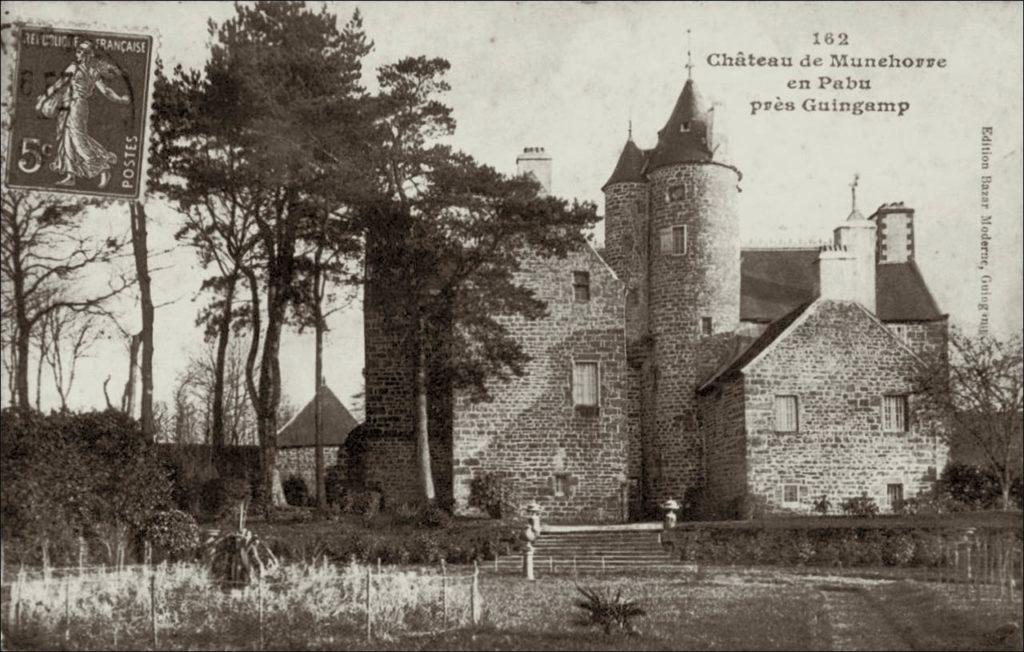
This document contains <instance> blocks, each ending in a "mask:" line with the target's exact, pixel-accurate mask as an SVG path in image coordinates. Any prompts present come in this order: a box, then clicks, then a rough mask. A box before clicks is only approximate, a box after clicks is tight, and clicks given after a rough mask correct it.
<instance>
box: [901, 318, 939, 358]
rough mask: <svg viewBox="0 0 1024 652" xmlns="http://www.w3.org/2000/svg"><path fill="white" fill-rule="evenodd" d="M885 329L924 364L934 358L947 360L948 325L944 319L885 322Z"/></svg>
mask: <svg viewBox="0 0 1024 652" xmlns="http://www.w3.org/2000/svg"><path fill="white" fill-rule="evenodd" d="M885 325H886V327H887V328H888V329H889V330H890V331H892V333H893V334H894V335H896V337H898V338H899V339H900V341H902V342H903V343H904V344H906V345H907V346H908V347H910V349H911V350H912V351H913V352H914V353H916V354H917V355H918V357H920V358H921V359H922V360H924V361H925V362H926V363H931V362H933V361H934V360H935V356H937V355H938V356H942V359H943V360H945V359H948V355H949V354H948V350H947V349H948V346H949V323H948V320H947V319H946V318H943V319H939V320H936V321H913V322H886V324H885Z"/></svg>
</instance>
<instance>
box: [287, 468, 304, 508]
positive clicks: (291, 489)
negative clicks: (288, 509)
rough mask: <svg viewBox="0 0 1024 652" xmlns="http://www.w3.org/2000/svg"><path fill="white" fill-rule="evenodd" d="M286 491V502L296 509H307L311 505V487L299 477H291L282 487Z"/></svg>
mask: <svg viewBox="0 0 1024 652" xmlns="http://www.w3.org/2000/svg"><path fill="white" fill-rule="evenodd" d="M281 488H282V489H283V490H284V499H285V501H286V502H287V503H288V504H289V505H292V506H295V507H305V506H306V505H308V504H309V487H307V486H306V481H305V480H303V479H302V476H299V475H290V476H288V479H287V480H285V481H284V483H283V484H282V485H281Z"/></svg>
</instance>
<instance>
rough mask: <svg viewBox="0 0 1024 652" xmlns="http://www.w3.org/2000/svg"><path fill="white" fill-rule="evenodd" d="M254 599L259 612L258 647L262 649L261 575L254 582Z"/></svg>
mask: <svg viewBox="0 0 1024 652" xmlns="http://www.w3.org/2000/svg"><path fill="white" fill-rule="evenodd" d="M256 592H257V593H256V600H257V603H258V604H257V612H258V614H259V627H260V649H261V650H262V649H263V647H264V646H263V576H262V575H261V576H260V578H259V579H258V580H257V584H256Z"/></svg>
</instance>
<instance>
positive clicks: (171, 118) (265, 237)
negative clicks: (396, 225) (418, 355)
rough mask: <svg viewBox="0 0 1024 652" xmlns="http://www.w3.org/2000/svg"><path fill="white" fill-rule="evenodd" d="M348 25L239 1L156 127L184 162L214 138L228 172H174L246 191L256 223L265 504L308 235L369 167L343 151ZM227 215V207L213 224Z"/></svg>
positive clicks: (348, 130)
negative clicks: (283, 355)
mask: <svg viewBox="0 0 1024 652" xmlns="http://www.w3.org/2000/svg"><path fill="white" fill-rule="evenodd" d="M349 25H350V29H346V30H339V29H338V26H337V20H336V17H335V16H333V15H332V14H330V13H329V12H328V11H327V10H326V9H322V10H320V11H312V10H309V9H306V7H305V6H304V4H303V3H297V2H287V3H284V2H282V3H276V2H258V3H256V4H255V5H254V6H251V7H250V6H243V5H236V14H235V16H233V17H232V18H230V19H229V20H227V21H225V22H224V23H223V24H222V25H220V26H215V25H211V36H212V37H213V41H214V43H213V46H212V50H211V55H210V59H209V61H208V63H207V64H206V66H205V68H204V70H203V72H202V73H201V74H200V73H185V72H184V71H181V72H179V73H177V74H176V76H175V84H173V85H172V86H173V87H172V88H171V89H170V91H171V92H172V93H173V95H174V97H175V99H174V100H173V101H171V102H169V106H171V107H172V110H171V111H169V112H168V122H169V123H170V126H169V127H167V128H166V129H164V130H163V131H160V130H158V131H157V133H158V135H160V136H162V138H161V139H162V140H165V141H167V142H166V145H162V146H159V147H158V148H157V152H158V153H157V156H164V155H166V156H172V157H173V156H179V157H181V149H182V148H189V147H194V146H196V143H197V142H198V143H199V144H200V146H202V145H203V144H204V142H209V143H211V144H212V145H213V147H214V151H216V152H218V154H216V155H215V158H216V159H217V161H218V163H220V162H222V160H223V158H224V157H225V156H227V157H230V159H231V161H232V162H233V164H234V165H233V167H231V168H230V169H229V170H225V169H224V166H223V165H218V166H216V167H213V166H206V167H200V168H199V169H198V170H197V171H196V172H195V173H191V172H190V171H189V170H187V169H186V168H187V166H186V165H179V167H178V169H179V170H182V171H183V174H182V176H181V187H182V188H183V190H182V191H181V192H185V193H189V194H192V195H193V196H194V201H196V202H198V201H202V200H203V195H204V193H206V191H207V189H209V188H213V189H214V192H215V194H218V195H219V196H220V197H221V201H223V198H224V197H227V196H228V195H229V193H227V192H226V191H225V189H226V188H227V187H233V188H240V189H242V192H238V193H236V194H237V196H239V197H242V198H243V199H244V201H245V202H246V205H247V207H248V208H247V211H246V215H247V217H249V218H251V220H252V226H251V231H249V234H250V235H251V237H252V238H253V242H254V244H253V250H252V256H253V262H252V263H251V264H250V265H247V266H245V267H243V268H241V269H240V270H239V271H240V273H241V274H242V276H244V277H245V279H246V282H247V284H248V285H249V292H250V304H251V306H250V312H249V327H250V329H251V331H252V333H253V335H254V340H253V346H252V347H251V348H250V358H249V365H248V369H249V381H248V385H249V388H250V394H251V396H252V399H253V403H254V408H255V412H256V415H257V424H258V431H259V439H260V446H261V449H262V451H261V459H262V470H263V483H262V488H261V498H262V502H263V503H264V504H265V505H266V504H269V503H270V502H271V500H272V492H271V489H272V487H273V484H274V479H275V477H276V452H277V441H276V439H277V412H278V406H279V403H280V401H281V374H280V364H279V354H280V344H281V334H282V330H283V328H284V327H285V325H286V323H288V321H289V320H290V319H291V318H293V317H294V308H295V306H296V305H299V304H301V303H302V302H303V301H304V300H305V299H306V296H307V293H306V292H305V290H304V288H305V287H308V284H307V283H305V282H304V281H305V279H306V278H307V277H306V273H307V271H308V269H309V261H308V257H309V254H310V253H311V248H310V246H308V241H309V235H310V233H311V231H312V230H313V228H314V226H315V225H317V224H318V223H319V220H320V219H322V217H323V215H324V214H325V211H326V212H327V213H330V212H333V211H334V206H333V204H335V203H336V202H337V200H336V199H335V197H336V196H337V193H338V190H337V188H338V187H339V186H341V185H347V184H348V182H349V177H350V176H353V174H350V173H353V172H354V171H355V172H357V171H358V170H360V169H363V168H365V166H358V165H353V164H352V163H351V162H350V159H351V155H352V152H351V151H350V150H349V149H348V148H346V145H348V144H350V143H352V142H353V139H352V136H351V134H352V133H353V132H355V131H357V130H355V129H354V128H353V125H354V124H355V123H356V120H357V119H358V117H359V116H360V115H361V107H360V106H359V101H358V100H359V98H360V97H361V94H362V90H361V88H360V87H359V85H358V81H359V76H360V60H361V58H362V57H363V56H364V55H365V53H366V51H367V48H368V45H367V44H366V42H365V38H364V37H361V34H362V29H361V25H360V20H359V17H358V14H356V15H355V16H354V17H353V20H352V21H351V22H350V24H349ZM175 111H176V112H177V113H175ZM161 147H167V148H168V149H161ZM181 160H183V159H181ZM200 163H202V161H200ZM204 175H205V176H204ZM190 201H193V200H192V199H190ZM222 216H223V208H221V209H220V210H218V211H217V217H216V218H214V219H221V218H222ZM257 337H258V338H260V340H261V341H260V340H257V339H255V338H257ZM257 357H258V364H257ZM255 373H258V379H257V378H253V377H252V374H255Z"/></svg>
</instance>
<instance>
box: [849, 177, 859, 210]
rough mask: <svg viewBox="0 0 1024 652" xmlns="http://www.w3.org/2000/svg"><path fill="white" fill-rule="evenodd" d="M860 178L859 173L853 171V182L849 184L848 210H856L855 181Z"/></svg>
mask: <svg viewBox="0 0 1024 652" xmlns="http://www.w3.org/2000/svg"><path fill="white" fill-rule="evenodd" d="M859 180H860V174H857V173H854V175H853V183H851V184H850V210H851V211H853V212H854V213H856V212H857V182H858V181H859Z"/></svg>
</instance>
